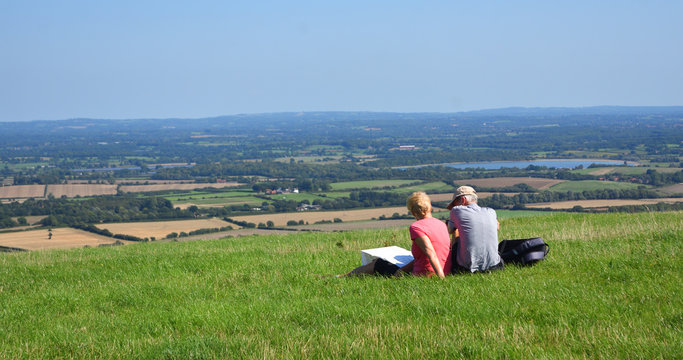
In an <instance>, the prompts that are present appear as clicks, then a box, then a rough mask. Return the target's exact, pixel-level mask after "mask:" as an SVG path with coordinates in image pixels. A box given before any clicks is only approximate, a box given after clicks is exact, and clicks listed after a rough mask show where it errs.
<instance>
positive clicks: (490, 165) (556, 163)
mask: <svg viewBox="0 0 683 360" xmlns="http://www.w3.org/2000/svg"><path fill="white" fill-rule="evenodd" d="M591 164H597V165H624V162H623V161H619V160H529V161H489V162H476V163H466V164H439V165H440V166H448V167H452V168H456V169H468V168H470V169H486V170H498V169H500V168H504V167H506V168H519V169H524V168H526V167H527V166H529V165H534V166H545V167H549V168H550V167H554V168H569V169H573V168H575V167H577V166H579V165H583V167H584V168H587V167H589V166H590V165H591ZM629 166H633V164H629Z"/></svg>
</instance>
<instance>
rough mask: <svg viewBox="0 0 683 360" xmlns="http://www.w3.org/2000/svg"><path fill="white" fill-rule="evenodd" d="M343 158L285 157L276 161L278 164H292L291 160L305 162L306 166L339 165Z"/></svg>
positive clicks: (334, 156) (331, 156)
mask: <svg viewBox="0 0 683 360" xmlns="http://www.w3.org/2000/svg"><path fill="white" fill-rule="evenodd" d="M341 158H342V157H341V156H340V155H329V156H285V157H281V158H277V159H275V160H274V161H277V162H282V163H289V162H291V159H294V162H297V163H298V162H303V163H305V164H311V163H324V164H332V163H338V162H339V159H341Z"/></svg>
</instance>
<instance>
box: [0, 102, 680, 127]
mask: <svg viewBox="0 0 683 360" xmlns="http://www.w3.org/2000/svg"><path fill="white" fill-rule="evenodd" d="M644 114H651V115H681V116H683V106H611V105H609V106H608V105H605V106H587V107H505V108H493V109H482V110H473V111H460V112H375V111H302V112H271V113H248V114H231V115H218V116H212V117H204V118H137V119H136V118H132V119H106V118H70V119H61V120H31V121H22V122H24V123H25V122H44V121H45V122H52V121H66V120H70V121H183V120H192V121H197V120H199V121H210V120H227V119H232V120H239V119H245V118H249V119H254V118H261V119H268V118H271V119H272V118H277V119H283V118H309V119H316V118H317V119H320V118H321V117H324V118H329V117H332V118H334V119H337V120H351V119H354V118H358V117H363V118H366V119H367V118H368V117H370V118H375V117H379V118H386V117H388V116H390V117H392V118H406V119H408V118H413V119H414V118H415V117H419V118H432V117H439V118H443V117H444V116H452V117H479V116H481V117H486V116H509V117H520V116H550V117H555V116H571V115H644ZM1 122H3V121H0V123H1ZM4 122H9V121H4Z"/></svg>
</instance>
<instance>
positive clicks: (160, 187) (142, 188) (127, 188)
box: [119, 182, 242, 192]
mask: <svg viewBox="0 0 683 360" xmlns="http://www.w3.org/2000/svg"><path fill="white" fill-rule="evenodd" d="M240 185H242V184H240V183H237V182H225V183H192V184H152V185H121V186H120V187H119V189H120V190H121V191H123V192H152V191H165V190H194V189H203V188H215V189H222V188H226V187H235V186H240Z"/></svg>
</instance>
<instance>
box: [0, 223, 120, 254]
mask: <svg viewBox="0 0 683 360" xmlns="http://www.w3.org/2000/svg"><path fill="white" fill-rule="evenodd" d="M117 240H118V239H113V238H110V237H106V236H102V235H97V234H93V233H90V232H87V231H83V230H78V229H72V228H57V229H52V239H49V237H48V231H47V230H30V231H19V232H13V233H4V234H0V246H6V247H12V248H19V249H24V250H45V249H71V248H81V247H84V246H92V247H95V246H99V245H102V244H113V243H115V242H116V241H117ZM118 241H121V242H123V243H131V241H123V240H118Z"/></svg>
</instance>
